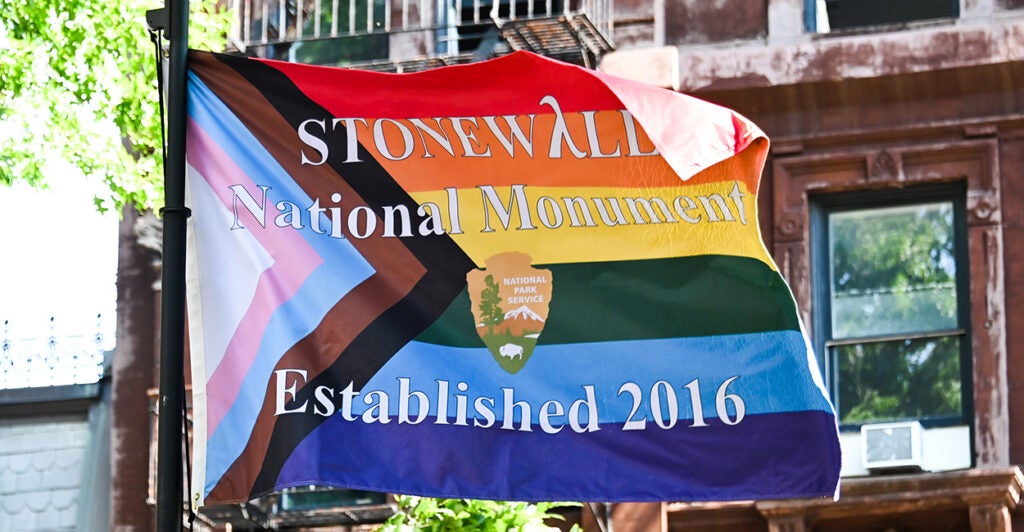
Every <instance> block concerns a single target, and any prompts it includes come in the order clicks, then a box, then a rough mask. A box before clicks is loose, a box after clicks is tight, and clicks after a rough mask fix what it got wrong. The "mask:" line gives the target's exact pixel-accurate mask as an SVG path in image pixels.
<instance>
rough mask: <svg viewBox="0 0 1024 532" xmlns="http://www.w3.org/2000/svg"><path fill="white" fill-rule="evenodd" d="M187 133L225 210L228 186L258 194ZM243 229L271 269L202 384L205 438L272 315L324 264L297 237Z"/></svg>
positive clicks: (203, 139)
mask: <svg viewBox="0 0 1024 532" xmlns="http://www.w3.org/2000/svg"><path fill="white" fill-rule="evenodd" d="M188 128H189V129H188V144H187V150H188V159H189V164H190V165H192V166H193V167H194V168H195V169H196V170H197V171H198V172H199V173H200V174H202V176H203V177H204V178H205V179H206V180H207V182H208V183H209V185H210V187H211V188H212V189H213V190H214V192H215V193H216V194H217V196H218V198H219V199H220V201H221V203H222V204H223V205H224V208H225V209H228V210H230V209H231V208H232V204H233V201H234V194H233V192H232V191H231V190H230V189H229V188H228V187H229V186H231V185H243V186H244V187H245V188H246V190H249V191H255V190H257V188H256V184H255V183H254V182H253V181H252V179H251V178H250V177H249V176H248V175H246V174H245V172H244V171H243V170H242V169H241V168H240V167H239V166H238V165H237V164H236V163H235V162H234V161H233V160H232V159H231V157H230V156H229V155H228V154H227V153H226V152H224V150H222V149H221V148H220V147H219V146H218V145H217V144H216V143H215V142H214V140H213V139H212V138H210V136H209V135H207V134H206V133H205V132H204V131H203V130H202V128H201V127H200V126H199V125H198V124H197V123H196V122H195V121H193V120H189V124H188ZM245 228H246V229H245V230H247V231H249V232H250V233H251V234H252V236H253V237H255V239H256V240H257V241H258V242H259V244H260V245H261V246H262V247H263V248H264V250H265V251H266V253H267V254H269V255H270V256H271V257H272V258H273V265H272V266H271V267H270V268H268V269H266V270H264V271H263V272H262V273H261V275H260V278H259V280H258V282H257V285H256V291H255V297H254V299H253V301H252V302H251V303H250V306H249V309H248V310H247V311H246V313H245V315H244V316H243V318H242V320H241V321H240V323H239V324H238V327H237V328H236V329H235V331H234V334H233V336H232V338H231V341H230V342H229V343H228V346H227V350H226V352H225V353H224V356H223V358H222V359H221V361H220V363H219V364H218V365H217V367H216V369H214V371H213V374H212V375H211V376H210V379H209V381H208V383H207V388H212V389H216V390H218V391H217V393H216V394H209V395H208V398H209V406H208V414H207V434H208V435H209V434H213V432H214V430H215V429H216V428H217V426H218V424H219V423H220V421H221V420H222V419H223V417H224V415H225V414H226V413H227V411H228V409H230V407H231V405H232V404H233V403H234V401H235V399H236V398H237V396H238V393H239V390H240V389H241V385H242V381H243V379H244V378H245V376H246V374H247V373H248V370H249V367H250V366H251V365H252V363H253V360H254V359H255V358H256V354H257V352H258V351H259V345H260V343H261V342H262V333H263V331H265V330H266V328H267V324H268V323H269V322H270V318H271V316H272V315H273V313H274V311H275V310H277V308H278V307H280V306H281V305H282V304H283V303H285V302H286V301H288V300H289V299H291V298H292V297H293V296H294V295H295V293H296V292H297V291H298V289H299V287H301V286H302V283H303V282H304V281H305V280H306V279H307V278H308V277H309V275H310V274H311V273H312V272H313V271H314V270H315V269H316V268H317V267H319V266H320V264H322V263H323V259H322V258H321V257H320V256H319V255H318V254H317V253H316V251H315V250H313V248H312V247H311V246H310V245H309V244H308V243H307V242H306V241H305V239H303V238H302V236H300V235H299V233H298V232H296V231H283V230H280V229H278V228H276V227H270V228H265V227H262V226H260V225H259V224H257V223H249V224H246V225H245Z"/></svg>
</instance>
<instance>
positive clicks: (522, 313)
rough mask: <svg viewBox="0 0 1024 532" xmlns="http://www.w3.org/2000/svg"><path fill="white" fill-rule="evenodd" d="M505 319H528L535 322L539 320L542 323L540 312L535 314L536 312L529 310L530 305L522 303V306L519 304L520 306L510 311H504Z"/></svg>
mask: <svg viewBox="0 0 1024 532" xmlns="http://www.w3.org/2000/svg"><path fill="white" fill-rule="evenodd" d="M505 319H506V320H528V321H537V322H540V323H544V318H542V317H540V314H537V313H536V312H534V311H533V310H531V309H530V307H528V306H526V305H523V306H521V307H519V308H517V309H515V310H510V311H508V312H506V313H505Z"/></svg>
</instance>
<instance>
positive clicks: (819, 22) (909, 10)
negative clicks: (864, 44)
mask: <svg viewBox="0 0 1024 532" xmlns="http://www.w3.org/2000/svg"><path fill="white" fill-rule="evenodd" d="M804 12H805V17H806V19H807V20H806V21H805V22H806V23H807V25H808V30H809V31H816V32H818V33H828V32H829V31H842V30H851V29H856V28H863V27H870V26H879V25H891V24H901V23H906V22H915V21H927V20H937V19H944V18H956V17H958V16H959V14H960V2H959V0H804ZM812 24H813V25H814V27H813V28H812V27H811V25H812Z"/></svg>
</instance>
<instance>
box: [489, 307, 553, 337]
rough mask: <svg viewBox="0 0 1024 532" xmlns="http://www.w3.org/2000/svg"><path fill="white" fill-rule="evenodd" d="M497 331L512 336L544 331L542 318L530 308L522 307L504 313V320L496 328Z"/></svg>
mask: <svg viewBox="0 0 1024 532" xmlns="http://www.w3.org/2000/svg"><path fill="white" fill-rule="evenodd" d="M496 329H497V330H500V331H501V332H504V333H506V334H511V335H512V336H520V337H521V336H526V335H528V334H537V333H539V332H540V331H541V330H543V329H544V318H542V317H541V316H540V314H537V313H536V312H534V311H533V310H532V309H530V307H527V306H526V305H523V306H521V307H519V308H517V309H515V310H510V311H508V312H506V313H505V319H504V321H502V322H501V324H500V325H498V326H497V327H496Z"/></svg>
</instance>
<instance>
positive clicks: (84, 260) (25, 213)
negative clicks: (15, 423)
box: [0, 164, 118, 349]
mask: <svg viewBox="0 0 1024 532" xmlns="http://www.w3.org/2000/svg"><path fill="white" fill-rule="evenodd" d="M47 175H48V176H49V178H48V179H49V181H48V185H49V188H48V189H47V190H38V189H35V188H32V187H30V186H28V185H25V184H16V185H14V186H12V187H5V186H2V185H0V342H2V341H3V339H4V338H5V337H6V339H8V340H11V341H12V342H14V341H21V340H25V339H47V338H49V336H50V334H51V332H50V330H51V325H50V318H51V317H52V318H53V333H54V334H55V335H56V336H58V337H64V336H75V335H87V336H93V335H95V334H96V332H97V328H98V325H97V314H100V315H101V316H102V322H101V324H100V325H99V329H100V332H102V333H103V335H104V338H103V340H104V341H103V344H104V346H105V347H106V348H108V349H109V348H112V347H113V344H114V324H115V319H114V318H115V308H116V304H115V303H116V298H117V292H116V284H115V283H116V276H117V233H118V227H117V226H118V213H116V212H108V213H106V214H103V215H101V214H100V213H98V212H97V211H96V208H95V206H94V204H93V197H94V196H95V191H96V190H99V189H98V188H97V187H98V186H101V185H99V184H97V183H89V182H87V181H86V179H85V178H84V177H82V175H81V174H80V173H78V172H77V170H75V169H73V168H71V167H70V166H67V165H62V164H58V165H55V166H54V168H53V169H52V171H48V173H47ZM4 321H7V325H6V327H7V328H6V331H5V329H4Z"/></svg>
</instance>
